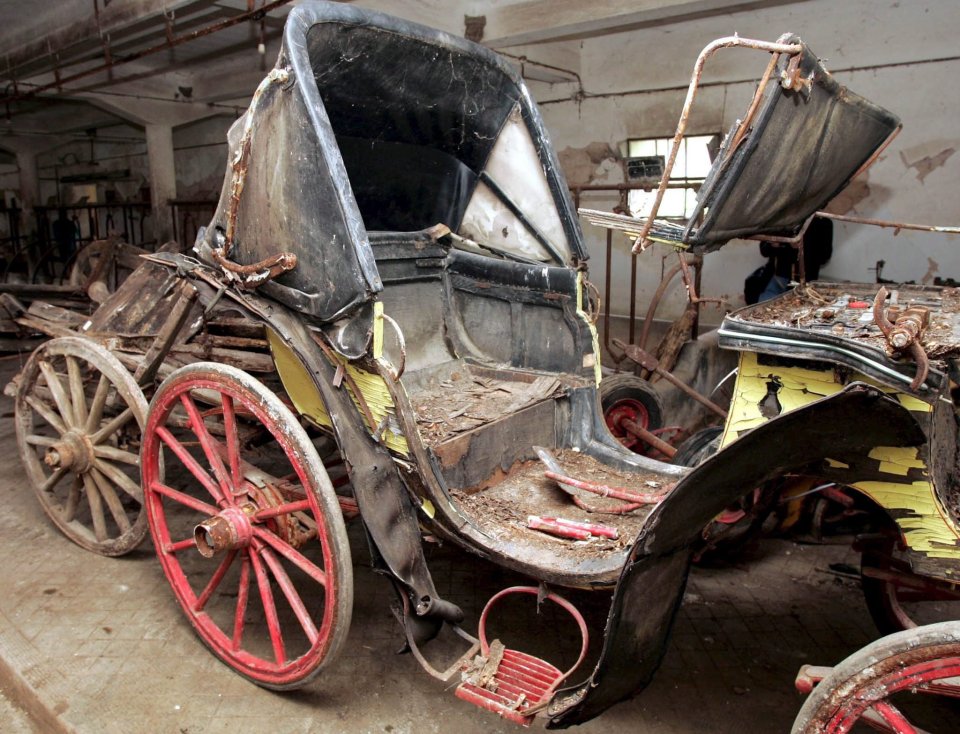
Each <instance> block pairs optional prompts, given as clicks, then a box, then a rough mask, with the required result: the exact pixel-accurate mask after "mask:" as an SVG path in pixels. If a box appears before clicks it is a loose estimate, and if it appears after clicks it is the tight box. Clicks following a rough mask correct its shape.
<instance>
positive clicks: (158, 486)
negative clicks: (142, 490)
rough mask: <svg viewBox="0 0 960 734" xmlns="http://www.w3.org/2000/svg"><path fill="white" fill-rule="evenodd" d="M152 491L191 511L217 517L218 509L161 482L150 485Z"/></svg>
mask: <svg viewBox="0 0 960 734" xmlns="http://www.w3.org/2000/svg"><path fill="white" fill-rule="evenodd" d="M150 489H151V490H152V491H154V492H156V493H157V494H162V495H163V496H164V497H169V498H170V499H172V500H173V501H174V502H178V503H179V504H181V505H184V506H186V507H189V508H190V509H191V510H196V511H197V512H199V513H200V514H202V515H216V514H217V508H216V507H214V506H213V505H208V504H207V503H206V502H204V501H203V500H198V499H196V498H195V497H191V496H190V495H188V494H184V493H183V492H181V491H179V490H177V489H174V488H173V487H168V486H167V485H166V484H163V483H161V482H154V483H153V484H151V485H150Z"/></svg>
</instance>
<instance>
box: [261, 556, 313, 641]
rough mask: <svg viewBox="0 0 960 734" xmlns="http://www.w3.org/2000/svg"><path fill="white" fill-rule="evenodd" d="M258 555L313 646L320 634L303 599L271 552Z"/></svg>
mask: <svg viewBox="0 0 960 734" xmlns="http://www.w3.org/2000/svg"><path fill="white" fill-rule="evenodd" d="M260 555H261V556H263V560H264V561H265V562H266V564H267V566H268V567H269V568H270V572H271V573H272V574H273V577H274V578H275V579H276V580H277V585H278V586H279V587H280V590H281V591H282V592H283V595H284V596H285V597H286V599H287V602H288V603H289V604H290V608H291V609H292V610H293V613H294V614H295V615H296V617H297V621H298V622H300V626H301V627H302V628H303V631H304V634H306V636H307V639H308V640H310V644H311V645H313V644H314V643H315V642H316V641H317V640H318V639H319V637H320V633H319V632H317V627H316V625H315V624H314V623H313V620H312V619H311V618H310V613H309V612H308V611H307V607H306V605H305V604H304V603H303V599H301V598H300V594H298V593H297V590H296V589H295V588H294V586H293V582H292V581H291V580H290V577H289V576H288V575H287V572H286V571H285V570H284V569H283V565H282V564H281V563H280V561H279V560H278V559H277V557H276V556H275V555H273V552H272V551H271V550H270V549H269V548H264V549H263V550H262V551H261V552H260Z"/></svg>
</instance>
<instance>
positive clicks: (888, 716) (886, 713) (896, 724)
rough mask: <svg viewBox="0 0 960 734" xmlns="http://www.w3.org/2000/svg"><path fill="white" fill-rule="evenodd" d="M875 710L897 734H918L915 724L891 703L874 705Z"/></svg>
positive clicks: (878, 702)
mask: <svg viewBox="0 0 960 734" xmlns="http://www.w3.org/2000/svg"><path fill="white" fill-rule="evenodd" d="M873 710H874V711H876V712H877V713H878V714H880V717H881V718H882V719H883V720H884V721H885V722H887V723H888V724H889V725H890V726H892V727H893V730H894V731H895V732H896V733H897V734H917V730H916V728H915V727H914V726H913V724H911V723H910V722H909V721H907V717H906V716H904V715H903V714H902V713H901V712H900V710H899V709H898V708H897V707H896V706H894V705H893V704H892V703H890V702H889V701H877V702H876V703H875V704H873Z"/></svg>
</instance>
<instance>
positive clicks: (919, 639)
mask: <svg viewBox="0 0 960 734" xmlns="http://www.w3.org/2000/svg"><path fill="white" fill-rule="evenodd" d="M957 676H960V622H941V623H939V624H931V625H927V626H925V627H917V628H916V629H911V630H906V631H904V632H898V633H896V634H893V635H888V636H887V637H882V638H880V639H879V640H877V641H876V642H873V643H871V644H870V645H867V647H865V648H863V649H862V650H858V651H857V652H855V653H854V654H853V655H851V656H850V657H848V658H847V659H846V660H844V661H843V662H841V663H840V664H839V665H838V666H836V667H835V668H834V669H833V671H832V672H831V673H830V674H829V675H828V676H827V677H826V678H824V679H823V680H822V681H821V682H820V684H819V685H818V686H817V687H816V688H814V689H813V692H812V693H811V694H810V696H809V697H808V698H807V700H806V701H805V702H804V704H803V707H802V708H801V709H800V713H799V714H798V715H797V718H796V720H795V721H794V724H793V729H792V730H791V731H792V734H828V733H829V734H842V733H843V732H848V731H851V730H852V729H853V727H854V726H856V725H857V724H858V722H862V723H864V724H866V725H868V726H870V728H871V729H875V728H878V727H877V726H873V725H871V724H870V722H883V723H884V724H886V728H885V729H880V730H881V731H893V732H898V733H902V734H906V733H907V732H914V733H915V732H918V731H923V730H926V729H918V728H916V727H917V725H919V726H930V727H931V728H932V730H933V731H944V732H945V731H948V730H952V725H951V724H950V721H951V720H953V721H954V723H955V719H953V717H952V715H951V714H950V712H949V711H946V712H944V709H945V708H946V709H951V710H955V708H954V707H953V706H951V705H950V704H952V703H955V702H954V701H949V700H937V699H933V700H928V701H926V702H924V703H931V704H944V706H943V707H942V708H941V707H928V708H927V710H926V711H923V710H919V711H917V712H914V711H912V710H911V707H912V706H911V705H912V704H914V703H917V702H916V701H913V700H911V699H915V698H917V697H916V696H914V695H913V694H915V693H917V692H924V691H927V690H930V691H932V692H938V683H941V682H942V684H943V685H946V686H950V687H951V688H952V691H953V692H952V693H950V694H947V695H951V696H954V697H955V696H957V695H958V694H960V688H958V686H957V684H956V677H957ZM950 678H954V681H949V680H948V679H950ZM942 692H943V693H946V691H942ZM924 698H928V699H931V698H932V697H930V696H924ZM914 714H916V715H917V716H919V717H923V716H926V717H928V718H927V720H926V721H921V720H918V718H917V716H914ZM945 727H946V728H945ZM857 731H860V729H859V728H858V729H857Z"/></svg>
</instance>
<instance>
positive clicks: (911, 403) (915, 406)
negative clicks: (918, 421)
mask: <svg viewBox="0 0 960 734" xmlns="http://www.w3.org/2000/svg"><path fill="white" fill-rule="evenodd" d="M897 400H899V401H900V405H902V406H903V407H904V408H906V409H907V410H913V411H916V412H918V413H930V412H932V411H933V406H932V405H930V403H925V402H923V401H922V400H919V399H917V398H915V397H913V395H907V394H906V393H902V392H899V393H897Z"/></svg>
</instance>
